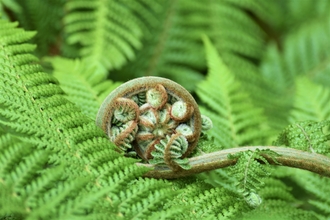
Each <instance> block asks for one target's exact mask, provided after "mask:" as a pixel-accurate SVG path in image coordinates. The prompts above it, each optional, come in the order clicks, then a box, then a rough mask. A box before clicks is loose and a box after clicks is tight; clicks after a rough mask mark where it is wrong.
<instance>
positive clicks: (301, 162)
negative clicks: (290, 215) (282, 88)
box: [138, 146, 330, 179]
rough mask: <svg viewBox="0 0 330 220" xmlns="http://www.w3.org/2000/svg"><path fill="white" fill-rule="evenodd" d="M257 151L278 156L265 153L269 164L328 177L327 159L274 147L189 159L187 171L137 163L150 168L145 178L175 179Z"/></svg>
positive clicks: (232, 163) (228, 162)
mask: <svg viewBox="0 0 330 220" xmlns="http://www.w3.org/2000/svg"><path fill="white" fill-rule="evenodd" d="M257 149H259V150H266V149H269V150H271V151H273V152H276V153H277V154H278V155H277V156H273V155H272V156H271V155H267V154H266V153H265V154H263V157H264V158H265V159H266V160H267V161H268V162H269V164H273V165H281V166H287V167H294V168H299V169H303V170H309V171H311V172H314V173H318V174H320V175H323V176H327V177H330V158H329V157H327V156H324V155H322V154H317V153H310V152H306V151H301V150H297V149H293V148H286V147H274V146H248V147H237V148H230V149H226V150H220V151H216V152H213V153H208V154H204V155H201V156H198V157H193V158H189V164H190V166H191V169H189V170H179V171H172V170H171V169H170V168H169V167H166V166H155V165H151V164H142V163H138V165H140V166H146V167H149V168H152V170H151V171H149V172H147V173H146V174H145V176H146V177H153V178H163V179H175V178H180V177H185V176H189V175H193V174H197V173H201V172H205V171H210V170H215V169H219V168H224V167H228V166H231V165H234V164H235V163H236V161H237V159H229V157H228V156H229V155H231V154H236V153H239V152H242V151H248V150H251V151H255V150H257Z"/></svg>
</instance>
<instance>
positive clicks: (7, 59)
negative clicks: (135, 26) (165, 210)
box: [0, 20, 169, 219]
mask: <svg viewBox="0 0 330 220" xmlns="http://www.w3.org/2000/svg"><path fill="white" fill-rule="evenodd" d="M0 22H1V25H0V47H1V48H2V50H1V53H0V72H1V74H0V76H1V78H0V79H1V80H0V94H1V95H0V108H1V111H0V124H1V126H2V127H4V128H5V129H6V131H7V132H10V133H11V134H13V135H15V136H16V137H17V138H18V139H19V140H21V141H23V142H22V143H24V144H26V145H31V146H32V147H33V150H34V151H35V153H31V156H27V159H26V162H24V159H19V157H18V158H17V159H15V158H16V157H14V158H13V159H11V158H10V159H8V161H10V164H11V165H12V166H14V165H15V166H14V167H12V168H8V170H9V171H8V172H7V173H6V175H5V177H4V178H14V177H15V181H17V184H18V185H17V190H18V191H20V192H21V196H22V195H26V196H27V197H28V198H27V199H26V200H27V201H29V199H30V203H24V206H23V207H24V210H29V208H31V211H30V212H28V213H26V215H27V216H28V217H27V218H31V219H38V218H40V219H51V218H55V219H56V218H57V219H72V218H78V217H82V216H84V217H86V218H92V217H95V216H97V217H100V218H101V217H103V218H104V217H105V216H107V217H109V216H110V217H113V218H116V217H118V216H117V215H116V214H117V213H118V208H119V207H118V206H112V200H114V198H118V196H117V195H118V194H119V193H120V192H121V191H122V190H123V189H126V187H127V186H128V185H129V184H130V182H131V181H134V180H135V179H136V178H137V177H139V176H142V174H143V173H145V172H146V168H143V167H139V166H136V164H135V163H136V160H134V159H128V158H125V157H123V156H122V155H120V154H119V153H118V152H117V151H118V149H117V148H116V147H115V146H114V145H113V144H111V143H110V142H109V140H108V139H107V138H106V137H105V135H104V134H103V132H102V131H101V130H100V129H99V128H97V127H96V125H95V123H94V121H93V120H90V119H89V118H87V117H86V116H84V115H83V114H82V113H81V112H80V109H78V108H77V107H76V106H74V104H72V103H71V102H69V101H67V100H66V99H64V97H63V94H64V93H63V91H62V89H61V88H60V87H59V85H58V81H57V80H56V79H55V78H53V77H52V76H50V75H48V74H46V73H44V72H43V71H42V68H41V67H40V66H39V65H38V64H35V61H36V60H37V59H36V58H35V57H34V56H32V55H31V52H32V49H33V47H32V46H30V45H28V44H25V41H26V40H28V39H30V38H31V36H32V35H33V33H30V32H25V31H23V30H22V29H19V28H16V27H15V26H16V25H17V24H12V23H8V22H5V21H2V20H1V21H0ZM2 24H3V25H2ZM19 45H22V47H19ZM26 45H28V46H26ZM11 148H12V147H11ZM10 152H11V151H10ZM19 152H20V151H19ZM14 154H15V152H12V153H10V157H12V156H14ZM5 155H6V154H5ZM40 155H43V156H42V157H41V158H43V159H41V158H40V160H38V159H39V157H40ZM46 155H49V157H48V159H47V158H45V157H46ZM28 158H30V159H28ZM37 158H38V159H37ZM18 160H20V161H23V162H22V163H21V164H22V165H18V166H17V169H15V167H16V165H17V164H14V163H13V162H11V161H16V162H17V161H18ZM58 165H65V169H62V170H58V169H55V168H54V169H51V168H50V167H48V166H58ZM20 169H23V171H21V170H20ZM41 169H45V170H43V171H40V170H41ZM24 171H25V172H24ZM9 172H10V173H11V172H13V173H14V174H13V175H12V176H11V174H9ZM48 172H49V174H47V173H48ZM40 173H45V176H43V175H42V174H40ZM32 178H35V179H34V180H32ZM54 179H55V183H53V182H52V181H54ZM12 184H14V183H12ZM12 184H9V185H11V186H9V187H14V186H15V185H12ZM161 185H162V187H159V189H157V190H154V195H158V194H159V198H165V197H164V194H165V193H164V192H165V191H166V190H165V189H166V188H167V189H168V188H169V184H167V183H165V182H162V183H161ZM43 186H45V187H46V188H43ZM6 189H8V187H7V188H6ZM27 189H28V190H29V191H28V192H26V193H24V192H25V191H24V190H27ZM161 189H164V190H165V191H164V192H163V191H162V190H161ZM162 192H163V193H162ZM30 196H32V197H31V198H30ZM148 196H149V195H148V194H147V195H145V196H144V197H141V198H140V200H139V201H137V202H136V205H137V206H138V204H140V203H141V201H143V202H142V203H144V207H149V206H152V205H153V204H155V205H157V204H159V200H155V201H153V199H150V198H151V197H152V195H150V196H151V197H150V198H149V199H148ZM101 198H105V199H101ZM153 198H155V197H153ZM24 199H25V198H24V197H23V198H22V199H21V198H20V199H19V200H18V203H17V204H21V203H20V201H25V200H24ZM160 200H161V199H160ZM15 204H16V203H15ZM4 205H6V204H4ZM29 205H31V206H32V205H33V207H29ZM15 206H18V205H15ZM4 210H8V208H6V207H4ZM122 210H124V209H122ZM138 210H140V209H134V210H131V209H126V210H125V212H126V213H128V214H127V215H131V216H134V215H136V214H137V213H135V211H138ZM21 212H22V210H18V213H21ZM6 214H7V213H6ZM8 214H13V213H8Z"/></svg>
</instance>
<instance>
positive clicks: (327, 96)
mask: <svg viewBox="0 0 330 220" xmlns="http://www.w3.org/2000/svg"><path fill="white" fill-rule="evenodd" d="M329 100H330V90H329V89H328V88H326V87H324V86H322V85H319V84H315V83H313V82H311V80H309V79H307V78H305V77H303V78H298V79H297V80H296V95H295V99H294V104H293V109H292V111H291V112H290V118H289V121H290V122H291V123H293V122H295V121H305V120H306V121H308V120H310V121H323V120H329V119H330V106H329V105H328V102H329Z"/></svg>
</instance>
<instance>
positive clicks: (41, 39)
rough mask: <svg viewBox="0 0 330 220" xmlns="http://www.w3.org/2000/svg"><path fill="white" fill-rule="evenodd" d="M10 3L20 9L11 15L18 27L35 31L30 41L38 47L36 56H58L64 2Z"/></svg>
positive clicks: (32, 0) (18, 0)
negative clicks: (18, 24)
mask: <svg viewBox="0 0 330 220" xmlns="http://www.w3.org/2000/svg"><path fill="white" fill-rule="evenodd" d="M11 2H12V3H15V4H17V6H18V7H19V8H20V9H21V10H20V12H19V13H17V12H16V13H14V14H13V16H14V17H15V18H16V19H17V21H19V23H20V25H21V26H22V27H23V28H24V29H25V30H35V31H37V35H36V37H35V38H33V39H32V42H33V43H35V44H37V45H38V47H37V49H36V51H35V52H36V53H37V55H38V56H44V55H47V54H58V53H59V52H60V49H59V44H60V43H61V42H60V38H61V36H60V30H61V26H62V24H61V20H62V17H63V16H64V10H63V6H64V1H63V0H50V1H42V0H31V1H24V0H14V1H11Z"/></svg>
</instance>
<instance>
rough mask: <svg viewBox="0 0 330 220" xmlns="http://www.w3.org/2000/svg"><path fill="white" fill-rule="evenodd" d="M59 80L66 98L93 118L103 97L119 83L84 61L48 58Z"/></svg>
mask: <svg viewBox="0 0 330 220" xmlns="http://www.w3.org/2000/svg"><path fill="white" fill-rule="evenodd" d="M48 61H50V62H51V64H52V66H53V68H54V71H53V75H54V76H55V77H56V78H57V79H58V80H59V82H60V84H61V88H62V89H63V90H64V92H65V94H66V96H65V97H66V98H67V99H68V100H70V101H71V102H73V103H75V104H76V105H77V106H78V107H79V108H80V109H81V110H82V111H83V113H85V114H86V115H87V116H89V117H90V118H92V119H93V120H94V119H95V118H96V114H97V112H98V109H99V107H100V105H101V104H102V102H103V100H104V99H105V97H106V96H107V95H108V94H110V92H111V91H112V90H114V89H115V88H116V87H118V86H119V85H120V83H113V82H112V81H110V80H106V79H105V75H103V74H100V73H98V72H96V71H95V69H90V67H89V65H88V64H87V63H86V61H80V60H70V59H64V58H60V57H57V58H52V59H48Z"/></svg>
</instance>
